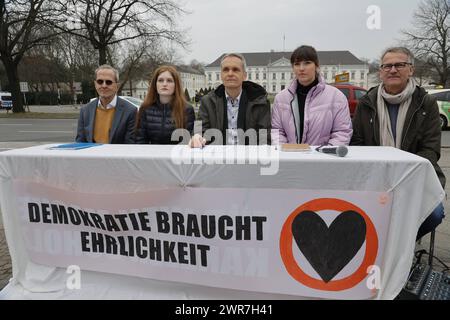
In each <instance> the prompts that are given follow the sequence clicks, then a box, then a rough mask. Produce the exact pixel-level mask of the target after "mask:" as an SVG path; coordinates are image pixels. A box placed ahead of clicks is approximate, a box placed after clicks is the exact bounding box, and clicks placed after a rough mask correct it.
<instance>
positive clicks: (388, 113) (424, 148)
mask: <svg viewBox="0 0 450 320" xmlns="http://www.w3.org/2000/svg"><path fill="white" fill-rule="evenodd" d="M413 73H414V56H413V54H412V53H411V52H410V51H409V50H408V49H407V48H403V47H395V48H389V49H387V50H386V51H385V52H384V53H383V55H382V57H381V65H380V79H381V81H382V83H381V84H380V85H379V86H377V87H374V88H371V89H370V90H369V91H368V92H367V94H366V95H365V96H364V97H362V98H361V99H360V100H359V103H358V106H357V108H356V113H355V116H354V118H353V136H352V139H351V142H350V144H351V145H362V146H391V147H395V148H399V149H401V150H404V151H407V152H411V153H414V154H416V155H418V156H421V157H423V158H425V159H428V160H429V161H430V162H431V164H432V165H433V167H434V170H435V171H436V174H437V176H438V178H439V181H440V182H441V184H442V187H443V188H444V187H445V175H444V173H443V172H442V169H441V168H440V167H439V165H438V163H437V162H438V160H439V158H440V155H441V121H440V118H439V109H438V105H437V102H436V99H435V98H434V97H432V96H430V95H429V94H427V92H426V91H425V90H424V89H423V88H422V87H420V86H419V85H417V84H416V82H415V80H414V78H413V77H412V75H413ZM443 218H444V206H443V205H442V203H440V204H439V205H438V206H437V207H436V208H435V209H434V211H433V212H432V213H431V214H430V215H429V216H428V217H427V219H425V221H424V222H423V223H422V225H421V226H420V228H419V230H418V232H417V239H420V238H421V237H422V236H424V235H425V234H427V233H429V232H431V231H433V230H434V229H435V228H436V227H437V226H438V225H439V224H440V223H441V222H442V219H443Z"/></svg>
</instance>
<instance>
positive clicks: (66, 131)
mask: <svg viewBox="0 0 450 320" xmlns="http://www.w3.org/2000/svg"><path fill="white" fill-rule="evenodd" d="M17 132H21V133H73V131H25V130H24V131H17Z"/></svg>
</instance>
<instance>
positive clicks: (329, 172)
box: [0, 145, 444, 299]
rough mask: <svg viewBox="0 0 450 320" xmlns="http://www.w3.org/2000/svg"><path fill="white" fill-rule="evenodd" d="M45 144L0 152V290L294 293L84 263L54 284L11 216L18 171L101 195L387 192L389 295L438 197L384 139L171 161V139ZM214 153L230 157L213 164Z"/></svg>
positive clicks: (419, 167) (427, 168) (211, 295)
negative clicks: (6, 267)
mask: <svg viewBox="0 0 450 320" xmlns="http://www.w3.org/2000/svg"><path fill="white" fill-rule="evenodd" d="M49 146H50V145H44V146H36V147H31V148H25V149H16V150H10V151H6V152H2V153H0V204H1V211H2V213H3V223H4V227H5V233H6V238H7V241H8V246H9V250H10V253H11V258H12V265H13V278H12V280H11V282H10V284H9V285H8V286H7V287H5V288H4V289H3V291H2V292H1V293H0V298H31V299H47V298H50V299H53V298H62V299H64V298H69V299H72V298H74V299H101V298H112V299H115V298H119V299H121V298H125V299H132V298H133V299H136V298H150V299H298V298H299V297H297V296H287V295H279V294H267V293H256V292H247V291H240V290H230V289H220V288H209V287H204V286H197V285H192V284H182V283H176V282H166V281H157V280H150V279H142V278H137V277H128V276H122V275H115V274H106V273H98V272H89V271H83V279H82V280H83V285H82V288H81V290H67V289H61V282H62V281H65V270H63V269H61V268H50V267H44V266H40V265H36V264H34V263H32V262H31V261H30V260H29V257H28V255H27V252H26V250H25V248H24V243H23V238H22V235H21V234H20V232H19V228H18V221H17V219H15V216H16V215H17V213H16V206H15V204H14V203H13V201H11V199H13V198H14V196H15V195H14V190H13V188H12V181H13V180H16V179H19V180H26V181H31V182H37V183H45V184H46V185H50V186H52V187H55V188H65V189H67V188H68V186H69V188H70V190H73V191H79V192H87V193H89V192H95V193H105V194H107V193H111V192H144V191H148V190H151V189H155V188H165V187H168V188H173V187H179V188H236V187H238V188H286V189H309V190H323V189H327V190H356V191H380V192H392V193H393V203H392V213H391V216H390V228H389V231H388V236H387V242H386V248H385V256H384V262H383V268H382V270H383V274H382V275H381V289H380V291H379V294H378V298H381V299H393V298H394V297H395V296H396V295H397V294H398V293H399V292H400V290H401V288H402V287H403V285H404V283H405V281H406V279H407V276H408V272H409V269H410V266H411V262H412V259H413V253H414V246H415V237H416V233H417V230H418V227H419V226H420V224H421V223H422V222H423V220H424V219H425V218H426V217H427V216H428V215H429V214H430V213H431V211H432V210H433V209H434V208H435V207H436V206H437V204H438V203H439V202H440V201H442V200H443V198H444V191H443V189H442V187H441V185H440V183H439V180H438V178H437V176H436V174H435V172H434V169H433V167H432V165H431V163H430V162H429V161H428V160H425V159H423V158H421V157H418V156H415V155H413V154H410V153H406V152H403V151H401V150H398V149H395V148H391V147H349V153H348V155H347V156H346V157H344V158H339V157H336V156H332V155H327V154H321V153H318V152H316V151H312V152H309V153H299V152H275V147H274V146H259V147H257V146H250V147H244V146H239V147H238V149H233V150H237V152H227V153H226V154H227V155H226V156H223V153H217V152H213V151H214V149H212V148H209V147H212V146H209V147H206V148H205V149H203V150H192V151H189V154H190V156H192V157H193V158H199V159H200V158H201V159H203V160H202V161H199V162H198V163H200V164H181V165H178V164H174V163H173V161H172V159H173V156H174V155H177V154H179V153H177V152H174V149H173V148H175V147H174V146H151V145H102V146H99V147H94V148H88V149H84V150H49ZM178 148H179V147H178ZM221 148H223V150H225V149H226V148H234V147H221ZM215 150H217V149H215ZM230 150H231V149H230ZM269 151H270V152H269ZM184 155H185V156H186V153H184ZM255 157H257V158H258V161H259V162H258V163H257V164H236V163H233V159H234V162H236V160H235V159H236V158H238V160H239V159H240V160H244V159H255ZM214 159H216V160H217V159H222V160H225V161H222V162H229V163H231V164H223V163H216V164H211V163H212V162H213V161H211V160H214ZM227 159H228V160H229V161H226V160H227ZM269 160H273V161H274V162H275V161H278V160H279V163H278V166H279V167H278V168H277V169H278V170H277V173H276V174H274V175H261V168H262V167H266V168H267V163H268V161H269ZM202 162H203V163H202ZM205 162H206V163H207V164H206V163H205ZM217 162H220V161H217ZM238 163H239V161H238ZM261 163H263V165H261ZM274 201H276V200H274Z"/></svg>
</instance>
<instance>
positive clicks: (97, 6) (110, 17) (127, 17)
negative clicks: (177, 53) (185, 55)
mask: <svg viewBox="0 0 450 320" xmlns="http://www.w3.org/2000/svg"><path fill="white" fill-rule="evenodd" d="M70 2H71V5H66V4H65V2H64V1H62V3H61V1H59V3H61V8H64V10H65V11H66V12H67V16H68V17H69V18H70V19H71V21H72V22H73V23H74V25H75V26H78V28H72V29H70V30H69V29H67V24H60V25H59V26H57V27H59V28H61V29H64V30H66V31H68V32H71V33H73V34H74V35H77V36H79V37H81V38H84V39H86V40H88V41H89V42H90V43H91V44H92V46H93V47H94V48H95V49H96V50H98V56H99V61H98V62H99V64H104V63H107V62H110V61H108V48H109V47H111V46H113V45H115V44H118V43H121V42H123V41H128V40H133V39H143V38H145V39H156V38H165V39H168V40H171V41H174V42H176V43H177V44H179V45H181V46H182V47H185V46H186V45H187V41H186V40H185V36H184V34H183V32H181V31H177V30H176V23H175V22H176V21H177V19H176V18H177V16H178V15H180V14H181V13H183V12H184V11H183V10H182V9H181V8H180V7H179V6H178V5H177V4H176V3H175V2H173V1H172V0H145V1H143V0H70Z"/></svg>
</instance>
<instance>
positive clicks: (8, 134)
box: [0, 118, 77, 143]
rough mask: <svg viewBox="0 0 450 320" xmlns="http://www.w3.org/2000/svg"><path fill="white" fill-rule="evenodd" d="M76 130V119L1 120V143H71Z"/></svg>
mask: <svg viewBox="0 0 450 320" xmlns="http://www.w3.org/2000/svg"><path fill="white" fill-rule="evenodd" d="M76 130H77V120H76V119H7V118H0V142H18V141H24V142H25V141H26V142H49V143H51V142H71V141H73V140H74V139H75V135H76Z"/></svg>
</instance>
